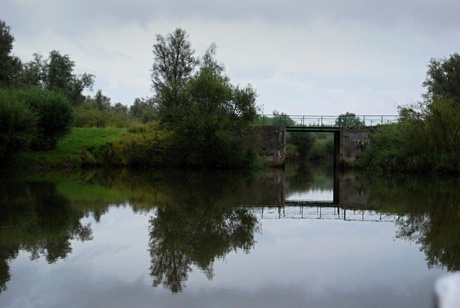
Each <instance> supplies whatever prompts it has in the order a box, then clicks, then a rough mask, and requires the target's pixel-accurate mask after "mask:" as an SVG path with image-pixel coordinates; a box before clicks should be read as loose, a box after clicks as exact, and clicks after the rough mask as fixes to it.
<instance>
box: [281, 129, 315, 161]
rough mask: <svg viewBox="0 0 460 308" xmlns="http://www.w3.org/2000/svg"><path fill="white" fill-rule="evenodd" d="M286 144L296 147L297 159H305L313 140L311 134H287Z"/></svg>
mask: <svg viewBox="0 0 460 308" xmlns="http://www.w3.org/2000/svg"><path fill="white" fill-rule="evenodd" d="M287 142H288V143H291V144H293V145H294V146H295V147H296V149H297V154H298V158H299V159H306V158H308V156H307V155H308V154H309V153H310V152H311V149H312V147H313V144H314V142H315V139H314V137H313V136H312V134H311V133H289V135H288V138H287Z"/></svg>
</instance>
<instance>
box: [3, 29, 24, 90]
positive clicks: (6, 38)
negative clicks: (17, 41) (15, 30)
mask: <svg viewBox="0 0 460 308" xmlns="http://www.w3.org/2000/svg"><path fill="white" fill-rule="evenodd" d="M13 42H14V37H13V35H11V33H10V27H9V26H7V25H6V23H5V22H4V21H3V20H0V88H9V87H12V86H14V85H15V84H16V83H17V79H18V76H19V73H20V71H21V60H20V59H19V58H18V57H16V56H13V55H11V51H12V50H13Z"/></svg>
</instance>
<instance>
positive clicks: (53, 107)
mask: <svg viewBox="0 0 460 308" xmlns="http://www.w3.org/2000/svg"><path fill="white" fill-rule="evenodd" d="M18 98H19V100H20V101H22V102H24V103H26V104H27V106H29V108H30V109H31V110H32V111H33V112H34V113H35V114H36V115H37V135H36V138H34V140H32V144H31V147H32V149H33V150H51V149H54V148H55V147H56V143H57V140H58V139H59V138H61V137H62V136H64V135H66V134H67V133H69V132H70V130H71V128H72V124H73V107H72V104H71V102H70V101H69V100H68V99H67V98H66V97H65V96H64V95H62V94H60V93H57V92H54V91H48V90H42V89H40V88H30V89H27V90H20V91H18Z"/></svg>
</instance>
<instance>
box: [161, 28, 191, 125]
mask: <svg viewBox="0 0 460 308" xmlns="http://www.w3.org/2000/svg"><path fill="white" fill-rule="evenodd" d="M156 41H157V43H156V44H154V45H153V54H154V63H153V67H152V88H153V89H154V90H155V95H156V102H157V104H158V109H159V116H160V118H161V120H162V121H163V122H165V123H168V122H171V121H173V119H174V114H175V111H176V109H177V107H179V106H180V104H181V102H182V98H181V96H180V93H181V90H182V89H183V88H184V86H185V84H186V83H187V82H188V80H189V79H190V76H191V75H192V72H193V70H194V69H195V67H196V66H197V64H198V61H197V59H196V58H195V57H194V56H193V54H194V53H195V51H194V50H193V49H192V47H191V43H190V41H188V35H187V32H186V31H185V30H182V29H179V28H178V29H176V31H174V32H173V33H171V34H169V35H168V36H167V37H164V36H162V35H157V37H156Z"/></svg>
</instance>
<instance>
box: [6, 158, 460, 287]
mask: <svg viewBox="0 0 460 308" xmlns="http://www.w3.org/2000/svg"><path fill="white" fill-rule="evenodd" d="M321 170H326V171H325V172H321ZM459 184H460V183H459V179H456V178H450V179H440V178H430V179H424V178H421V177H410V176H406V177H391V178H376V177H369V176H366V175H363V174H355V173H348V174H334V173H333V170H332V168H330V167H329V166H328V167H327V168H325V169H321V168H320V169H318V167H315V166H309V165H302V166H294V167H289V168H287V169H286V172H285V173H284V172H282V171H280V170H270V171H269V172H267V173H263V174H260V173H256V174H254V173H240V172H181V171H167V172H164V171H148V172H146V171H140V170H137V171H136V170H111V171H108V170H87V171H81V172H79V173H72V174H64V175H63V174H59V173H54V174H53V173H47V174H41V175H32V176H30V175H29V176H28V177H27V178H21V179H18V178H14V177H12V178H8V179H5V178H4V179H2V180H1V182H0V293H1V292H2V291H3V292H4V291H5V290H6V286H7V283H8V281H10V280H11V279H14V277H12V276H14V273H10V268H9V264H10V262H12V261H13V260H14V259H16V258H17V257H18V255H19V254H20V252H21V251H25V252H27V253H28V254H29V255H30V259H32V260H35V259H37V258H39V257H43V258H45V259H46V260H47V262H48V263H50V264H53V263H55V262H56V261H57V260H62V259H66V258H68V257H69V255H71V253H72V246H71V245H72V241H75V240H76V241H80V242H84V241H88V240H91V239H92V238H93V237H97V234H94V235H93V231H92V226H91V225H90V224H84V223H82V220H83V218H84V217H88V216H90V217H93V218H94V220H95V221H96V222H99V221H101V218H102V217H104V215H105V214H106V213H108V211H109V209H110V208H112V207H118V206H129V207H131V208H132V209H133V211H134V212H135V213H145V214H148V215H152V216H151V217H150V219H149V228H148V230H146V233H147V232H148V239H149V242H148V245H149V247H148V249H149V252H148V253H149V257H150V264H149V265H150V268H149V269H148V272H149V274H150V278H149V279H151V280H150V281H151V283H152V285H153V286H155V287H157V286H163V287H165V288H167V289H169V290H171V291H172V292H173V293H178V292H181V291H183V290H184V288H185V287H186V284H187V280H188V279H189V275H190V272H191V271H192V269H193V268H198V269H199V270H200V271H201V272H202V273H203V275H204V276H205V277H207V278H208V279H209V280H211V279H213V277H214V276H215V272H214V265H215V263H216V261H217V260H222V259H225V257H226V256H227V255H228V254H229V253H230V252H232V251H242V252H244V253H250V252H252V250H253V249H254V247H256V246H257V243H256V237H257V235H258V234H259V233H260V232H261V230H262V224H263V221H262V219H266V218H267V216H266V215H265V214H266V213H265V214H264V215H265V216H260V215H258V213H257V211H258V209H260V208H261V206H262V205H264V206H270V207H272V208H273V209H274V210H275V211H276V212H277V213H278V214H279V213H284V215H285V217H287V215H286V213H288V212H289V211H290V210H292V209H294V207H290V206H289V205H288V204H285V199H289V197H290V196H292V195H299V194H308V193H309V192H310V191H312V190H320V191H324V192H325V193H327V194H329V195H333V198H332V199H331V200H330V201H331V203H333V204H335V205H336V208H334V210H335V211H336V212H334V213H333V214H334V215H336V217H337V218H338V219H341V220H348V219H350V216H349V214H347V217H348V219H346V218H345V216H344V214H345V213H351V212H352V211H364V212H365V211H367V212H373V213H377V214H378V215H384V216H385V215H386V216H391V217H394V218H395V219H394V224H395V226H396V227H397V231H396V234H395V237H396V238H400V239H404V240H407V241H409V242H413V243H416V244H417V245H419V246H420V249H421V251H423V253H424V254H425V256H426V263H427V265H428V266H429V267H445V268H447V269H448V270H460V258H458V255H459V253H460V191H458V187H459ZM318 208H320V210H321V211H322V212H320V216H318V215H317V216H314V215H313V216H312V217H313V219H316V220H318V218H321V219H324V218H325V217H326V215H325V213H326V208H322V207H318V206H316V207H314V206H313V207H312V206H304V207H303V211H307V210H309V209H312V210H316V211H317V209H318ZM152 213H153V214H152ZM301 214H302V215H304V212H302V213H301ZM317 214H318V212H317ZM305 217H307V216H306V215H305ZM278 218H281V217H278ZM302 218H304V217H303V216H302ZM168 292H169V291H168Z"/></svg>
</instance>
